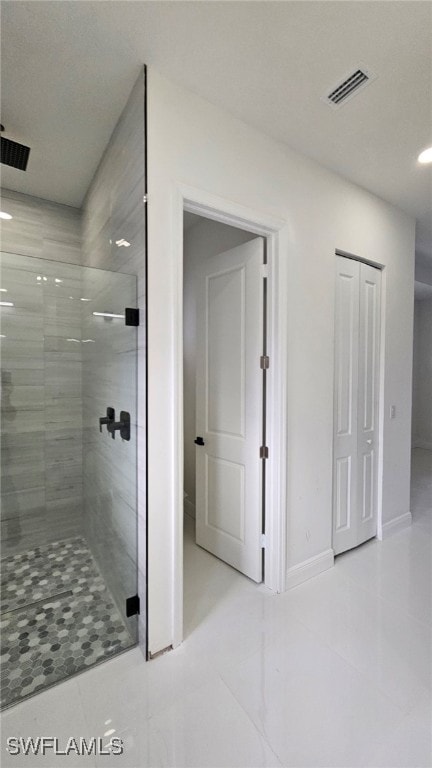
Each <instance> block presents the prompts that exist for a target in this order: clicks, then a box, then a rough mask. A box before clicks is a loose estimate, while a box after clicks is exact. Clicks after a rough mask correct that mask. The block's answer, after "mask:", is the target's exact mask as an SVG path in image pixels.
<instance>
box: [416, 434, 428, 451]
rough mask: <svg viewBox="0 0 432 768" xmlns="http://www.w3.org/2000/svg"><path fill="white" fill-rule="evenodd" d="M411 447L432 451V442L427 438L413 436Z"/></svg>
mask: <svg viewBox="0 0 432 768" xmlns="http://www.w3.org/2000/svg"><path fill="white" fill-rule="evenodd" d="M412 447H413V448H422V449H423V450H424V451H432V443H431V442H429V441H428V440H420V439H419V438H417V437H414V438H413V441H412Z"/></svg>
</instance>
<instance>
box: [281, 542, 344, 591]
mask: <svg viewBox="0 0 432 768" xmlns="http://www.w3.org/2000/svg"><path fill="white" fill-rule="evenodd" d="M333 565H334V552H333V550H332V549H326V550H325V552H320V553H319V555H315V556H314V557H310V558H309V560H303V562H302V563H299V564H298V565H293V566H292V568H288V571H287V573H286V581H285V589H291V588H292V587H297V586H298V585H299V584H302V583H303V582H304V581H307V580H308V579H312V578H313V577H314V576H318V574H320V573H322V572H323V571H327V570H328V569H329V568H332V566H333Z"/></svg>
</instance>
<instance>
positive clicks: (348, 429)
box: [333, 257, 360, 553]
mask: <svg viewBox="0 0 432 768" xmlns="http://www.w3.org/2000/svg"><path fill="white" fill-rule="evenodd" d="M359 274H360V269H359V264H358V262H356V261H353V260H350V259H345V258H342V257H337V259H336V314H335V385H334V392H335V395H334V462H333V548H334V550H335V552H336V553H338V552H343V551H344V550H345V549H349V548H350V547H352V546H355V543H354V542H355V538H356V535H357V525H356V519H355V517H356V507H357V497H358V491H357V411H358V408H357V381H358V341H359V325H358V324H359Z"/></svg>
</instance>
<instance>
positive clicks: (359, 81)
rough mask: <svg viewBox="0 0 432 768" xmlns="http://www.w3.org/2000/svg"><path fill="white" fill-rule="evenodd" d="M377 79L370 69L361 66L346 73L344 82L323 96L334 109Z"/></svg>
mask: <svg viewBox="0 0 432 768" xmlns="http://www.w3.org/2000/svg"><path fill="white" fill-rule="evenodd" d="M375 79H376V75H374V74H373V72H371V71H370V69H368V68H367V67H359V68H358V69H356V70H354V72H350V73H349V74H348V75H346V76H345V77H344V79H343V80H342V82H339V83H338V84H337V85H335V86H334V87H333V88H332V89H331V91H330V93H328V94H326V95H325V96H324V97H323V100H324V101H326V102H327V104H329V106H330V107H332V108H333V109H337V108H338V107H340V106H341V105H342V104H345V102H346V101H348V99H350V98H352V96H355V94H356V93H358V92H359V91H360V90H361V89H362V88H365V86H366V85H369V83H371V82H372V81H373V80H375Z"/></svg>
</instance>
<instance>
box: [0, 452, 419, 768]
mask: <svg viewBox="0 0 432 768" xmlns="http://www.w3.org/2000/svg"><path fill="white" fill-rule="evenodd" d="M412 487H413V500H412V511H413V525H412V527H411V528H410V529H408V530H406V531H402V532H400V533H396V534H394V535H393V536H392V537H390V538H388V539H387V540H386V541H384V542H383V543H379V542H377V541H372V542H370V543H368V544H366V545H364V546H363V547H361V548H359V549H358V550H355V551H352V552H350V553H347V554H345V555H343V556H341V557H339V558H338V559H337V562H336V566H335V568H333V569H332V570H330V571H327V572H326V573H324V574H322V575H321V576H318V577H316V578H315V579H313V580H311V581H309V582H307V583H305V584H303V585H301V586H299V587H297V588H296V589H294V590H291V591H290V592H288V593H286V594H284V595H280V596H272V595H269V594H268V593H267V591H266V590H265V589H264V588H263V587H256V586H255V585H253V584H252V583H251V582H249V581H248V580H247V579H245V578H243V577H242V576H240V575H239V574H237V573H236V572H235V571H233V570H232V569H231V568H229V567H227V566H225V565H224V564H223V563H221V562H219V561H218V560H216V559H215V558H212V557H211V556H210V555H208V554H207V553H205V552H203V551H202V550H200V549H198V548H197V547H196V546H195V545H194V544H193V542H192V540H191V536H190V531H189V536H188V537H187V540H186V544H185V550H186V551H185V560H186V584H185V596H186V610H185V620H186V635H187V637H186V640H185V642H184V644H183V645H182V646H181V647H180V648H178V649H177V650H176V651H174V652H172V653H169V654H167V655H165V656H162V657H160V658H158V659H155V660H154V661H152V662H150V663H147V664H146V663H144V662H143V661H142V657H141V655H140V651H139V650H138V649H135V650H133V651H129V652H128V653H126V654H124V655H123V656H120V657H118V658H117V659H114V660H112V661H110V662H107V663H105V664H104V665H102V666H100V667H98V668H95V669H93V670H90V671H88V672H86V673H85V674H83V675H80V676H78V677H76V678H74V679H72V680H69V681H68V682H66V683H63V684H61V685H59V686H58V687H56V688H53V689H51V690H49V691H46V692H45V693H42V694H40V695H39V696H37V697H35V698H33V699H31V700H29V701H27V702H25V703H23V704H20V705H18V706H16V707H14V708H12V709H11V710H9V711H8V712H6V713H5V714H4V717H3V747H2V750H3V751H2V765H3V766H15V767H16V768H21V767H23V768H25V766H31V765H33V764H38V765H45V766H54V767H55V768H59V766H61V765H63V764H66V765H67V766H71V767H72V766H82V765H93V766H96V765H97V766H116V765H122V766H130V768H146V767H147V766H152V767H153V768H159V767H162V766H185V767H186V766H187V768H193V767H196V768H205V767H206V766H213V768H234V766H244V768H253V767H254V766H298V767H300V766H310V768H319V767H321V766H322V767H323V768H324V767H325V768H329V767H330V766H341V767H342V766H343V768H351V766H369V767H370V768H372V767H373V768H400V767H402V766H404V767H405V768H430V767H431V766H432V744H431V706H430V695H431V682H432V653H431V621H430V611H431V582H432V580H431V576H432V572H431V569H432V557H431V554H432V553H431V533H432V525H431V523H432V452H428V451H416V452H415V461H414V464H413V484H412ZM111 729H114V730H115V733H114V734H113V735H115V736H118V737H120V738H122V739H123V740H124V744H125V752H124V755H123V756H121V757H114V756H108V757H99V758H94V757H89V758H82V757H79V758H77V757H75V756H73V755H71V756H69V757H68V758H59V757H52V756H51V757H47V758H41V759H39V758H37V759H34V758H31V757H24V758H17V757H12V756H9V755H7V754H6V753H5V751H4V750H5V744H4V741H5V739H6V737H7V736H10V735H14V736H38V735H50V736H51V735H52V736H57V737H59V739H60V740H61V741H62V742H63V744H64V743H65V742H66V740H67V738H68V737H70V736H75V737H79V736H87V737H90V736H102V735H103V734H104V733H106V732H107V731H108V730H111ZM106 740H108V738H107V739H106Z"/></svg>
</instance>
